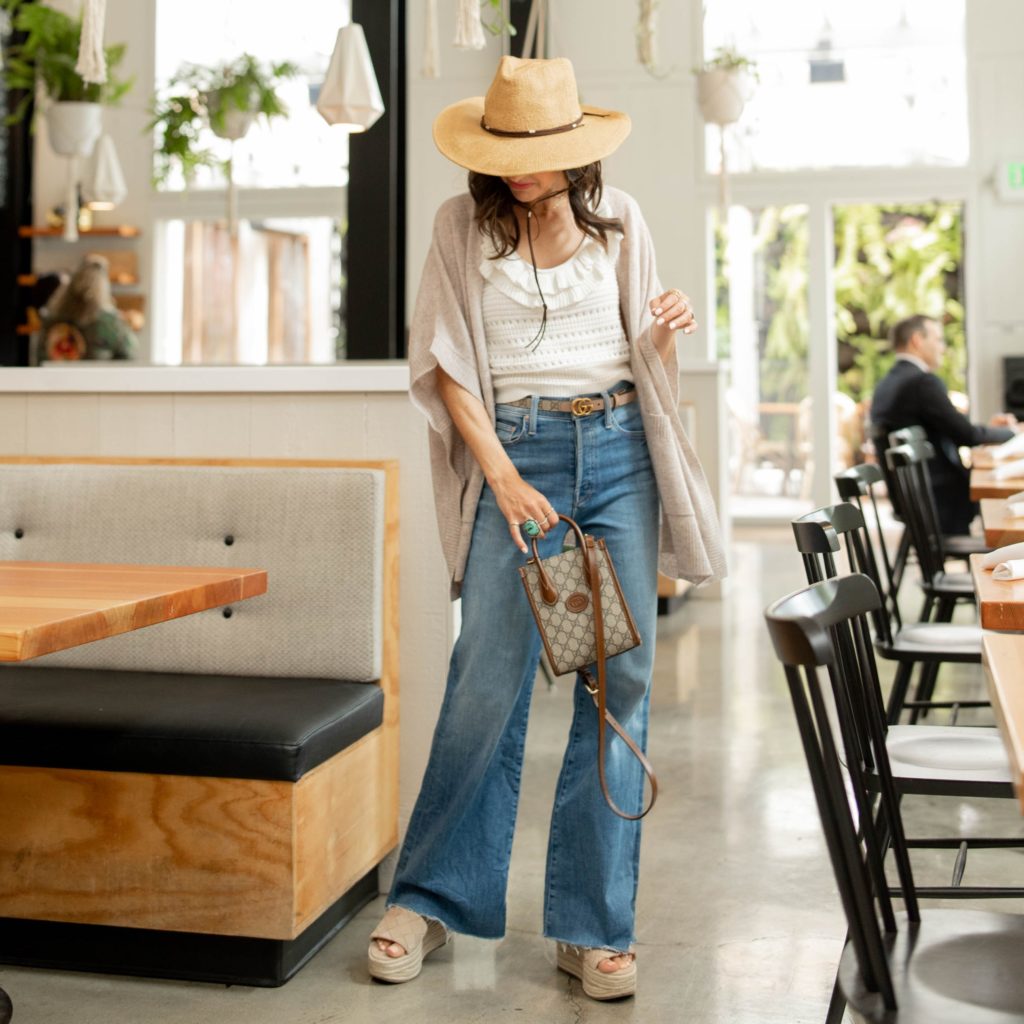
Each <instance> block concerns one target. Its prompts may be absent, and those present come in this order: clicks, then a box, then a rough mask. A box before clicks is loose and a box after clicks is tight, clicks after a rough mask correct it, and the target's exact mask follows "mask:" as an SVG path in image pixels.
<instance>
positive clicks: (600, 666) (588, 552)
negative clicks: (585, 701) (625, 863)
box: [533, 515, 658, 821]
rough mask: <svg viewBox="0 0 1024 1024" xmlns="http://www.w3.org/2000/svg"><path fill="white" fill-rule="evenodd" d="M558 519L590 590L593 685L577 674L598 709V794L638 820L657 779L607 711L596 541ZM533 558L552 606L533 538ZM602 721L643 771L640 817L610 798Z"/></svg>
mask: <svg viewBox="0 0 1024 1024" xmlns="http://www.w3.org/2000/svg"><path fill="white" fill-rule="evenodd" d="M558 518H559V519H561V520H562V521H563V522H566V523H568V524H569V526H570V527H571V528H572V530H573V531H574V532H575V534H576V539H577V542H578V544H579V547H580V551H581V553H582V555H583V559H584V565H585V566H586V575H585V577H584V578H585V579H586V581H587V584H588V586H589V587H590V600H591V603H592V606H593V609H594V640H595V642H596V646H597V681H596V682H595V680H594V677H593V676H592V675H591V674H590V672H589V670H587V669H585V668H584V669H580V675H581V676H583V678H584V679H585V680H586V685H587V692H588V693H589V694H590V696H591V698H592V699H593V701H594V706H595V707H596V708H597V720H598V728H597V775H598V779H599V780H600V783H601V792H602V793H603V794H604V800H605V803H606V804H608V806H609V807H610V808H611V809H612V811H614V812H615V813H616V814H617V815H618V816H619V817H620V818H625V819H626V820H627V821H639V820H640V819H641V818H643V817H645V816H646V815H648V814H649V813H650V811H651V808H652V807H653V806H654V802H655V800H657V799H658V776H657V775H655V774H654V768H653V767H652V766H651V762H650V761H648V760H647V756H646V755H645V754H644V752H643V751H642V750H641V749H640V747H639V746H638V745H637V743H636V741H635V740H634V739H633V737H632V736H630V735H629V733H628V732H626V730H625V729H623V727H622V726H621V725H620V724H619V721H618V719H617V718H616V717H615V716H614V715H613V714H612V713H611V712H610V711H609V710H608V705H607V699H608V698H607V676H606V671H605V665H606V663H607V657H606V653H605V646H604V612H603V609H602V606H601V567H600V564H599V563H598V560H597V541H596V540H595V539H594V538H593V537H592V536H591V535H590V534H589V533H586V534H585V533H584V532H583V531H582V530H581V529H580V526H579V524H578V523H577V522H576V520H575V519H572V518H570V517H569V516H563V515H559V517H558ZM533 558H534V562H535V564H536V565H537V569H538V575H539V578H540V589H541V596H542V597H543V599H544V600H545V601H547V603H548V604H554V603H555V601H557V600H558V591H557V590H556V589H555V586H554V584H553V583H552V582H551V578H550V577H549V576H548V574H547V572H546V571H545V569H544V562H543V560H542V559H541V557H540V553H539V551H538V550H537V538H536V537H534V538H533ZM549 594H550V600H549ZM605 722H607V723H608V725H609V726H611V728H612V729H613V730H614V731H615V733H616V735H617V736H618V737H619V739H621V740H622V742H623V743H625V744H626V746H627V748H628V749H629V751H630V752H631V753H632V754H633V756H634V757H635V758H636V759H637V760H638V761H639V762H640V767H641V768H643V770H644V774H645V775H646V776H647V778H648V779H649V780H650V783H651V799H650V802H649V803H648V804H647V806H646V807H645V808H644V809H643V810H642V811H641V812H640V813H639V814H627V813H626V812H625V811H624V810H622V808H621V807H619V805H618V804H617V803H616V802H615V800H614V799H613V798H612V795H611V792H610V791H609V789H608V780H607V778H606V777H605V770H604V762H605V728H604V724H605Z"/></svg>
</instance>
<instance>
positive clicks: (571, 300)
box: [369, 57, 723, 999]
mask: <svg viewBox="0 0 1024 1024" xmlns="http://www.w3.org/2000/svg"><path fill="white" fill-rule="evenodd" d="M628 133H629V119H628V118H627V117H626V116H625V115H624V114H620V113H616V112H614V111H606V110H598V109H596V108H591V107H583V108H582V110H581V108H580V106H579V101H578V98H577V90H576V82H575V79H574V77H573V70H572V65H571V64H570V62H569V61H567V60H564V59H557V60H518V59H516V58H513V57H504V58H502V61H501V64H500V66H499V68H498V72H497V74H496V76H495V79H494V82H493V83H492V85H491V88H490V90H489V91H488V94H487V96H486V97H485V98H479V97H478V98H476V99H471V100H466V101H464V102H462V103H457V104H454V105H453V106H451V107H449V108H447V109H446V110H444V111H443V112H442V113H441V114H440V116H439V117H438V118H437V120H436V121H435V123H434V140H435V142H436V143H437V146H438V148H439V149H440V150H441V152H442V153H443V154H444V155H445V156H447V157H448V158H449V159H451V160H453V161H454V162H456V163H457V164H459V165H460V166H463V167H466V168H468V169H469V171H470V174H469V195H464V196H460V197H458V198H455V199H452V200H449V201H448V202H446V203H445V204H444V205H443V206H442V207H441V209H440V211H439V212H438V215H437V218H436V221H435V224H434V237H433V242H432V245H431V249H430V254H429V256H428V259H427V263H426V267H425V269H424V273H423V279H422V282H421V285H420V294H419V299H418V302H417V306H416V311H415V314H414V318H413V323H412V330H411V336H410V346H409V347H410V353H409V355H410V370H411V395H412V399H413V401H414V402H415V403H416V404H417V405H418V406H419V407H420V408H421V409H422V410H423V411H424V413H425V414H426V416H427V418H428V420H429V423H430V442H431V454H432V468H433V475H434V487H435V495H436V501H437V512H438V520H439V525H440V530H441V539H442V544H443V547H444V550H445V556H446V558H447V561H448V567H449V571H450V574H451V583H452V595H453V596H458V595H460V594H461V596H462V598H463V601H462V629H461V633H460V635H459V638H458V641H457V643H456V645H455V649H454V651H453V653H452V659H451V666H450V670H449V675H448V683H447V689H446V693H445V698H444V703H443V705H442V708H441V714H440V719H439V721H438V724H437V729H436V732H435V734H434V741H433V746H432V750H431V754H430V760H429V764H428V766H427V770H426V773H425V776H424V779H423V784H422V788H421V791H420V795H419V798H418V800H417V803H416V807H415V810H414V812H413V815H412V818H411V820H410V822H409V828H408V831H407V833H406V837H405V842H404V844H403V847H402V851H401V855H400V857H399V862H398V867H397V872H396V875H395V880H394V885H393V887H392V890H391V893H390V896H389V898H388V910H387V912H386V914H385V916H384V919H383V921H382V922H381V924H380V925H379V927H378V928H377V929H376V930H375V931H374V933H373V936H372V941H371V943H370V948H369V968H370V973H371V974H372V975H373V976H374V977H376V978H379V979H381V980H384V981H393V982H396V981H407V980H409V979H411V978H413V977H415V976H416V975H417V974H418V973H419V971H420V967H421V964H422V960H423V957H424V956H426V955H427V954H428V953H429V952H431V951H432V950H433V949H436V948H437V947H438V946H440V945H443V944H444V943H445V942H446V941H447V940H448V936H449V931H456V932H462V933H465V934H469V935H475V936H479V937H484V938H500V937H501V936H502V934H503V933H504V927H505V889H506V882H507V876H508V862H509V854H510V850H511V844H512V831H513V825H514V820H515V813H516V802H517V796H518V789H519V776H520V768H521V764H522V755H523V742H524V737H525V730H526V719H527V712H528V708H529V700H530V691H531V685H532V681H533V677H534V675H535V673H536V670H537V665H538V658H539V654H540V638H539V636H538V634H537V630H536V627H535V625H534V623H533V620H532V618H531V616H530V611H529V608H528V604H527V601H526V598H525V595H524V593H523V589H522V586H521V584H520V581H519V578H518V573H517V571H516V570H517V567H518V566H519V565H521V564H522V562H523V556H524V555H525V554H526V552H527V536H528V535H534V534H536V535H537V536H538V538H539V546H540V553H541V557H547V556H548V555H551V554H554V553H556V552H557V551H558V550H559V548H560V545H561V543H562V539H563V533H564V531H563V530H561V529H558V530H556V526H557V525H558V518H557V514H558V513H559V512H561V513H563V514H566V515H570V516H572V517H573V518H574V519H576V520H577V521H578V522H579V523H580V525H581V526H582V527H583V529H584V530H586V531H588V532H592V533H594V534H595V535H597V536H602V537H604V538H605V539H606V541H607V545H608V548H609V550H610V553H611V555H612V559H613V561H614V564H615V567H616V570H617V572H618V575H619V580H620V584H621V586H622V589H623V592H624V594H625V597H626V600H627V603H628V604H629V606H630V608H631V610H632V612H633V616H634V618H635V620H636V623H637V626H638V628H639V630H640V634H641V636H642V637H643V638H644V641H645V642H644V643H643V644H642V645H641V646H640V647H637V648H634V649H633V650H631V651H628V652H626V653H624V654H621V655H619V656H618V657H616V658H614V659H612V660H611V661H609V662H608V670H607V676H608V702H609V708H610V710H611V711H612V713H613V714H614V715H615V716H616V717H617V718H618V719H619V721H620V722H621V723H622V724H623V725H624V726H625V727H626V729H627V730H628V731H629V732H631V733H632V735H633V736H634V737H635V738H636V739H637V740H638V742H639V743H640V744H643V743H644V741H645V739H646V728H647V707H648V688H649V684H650V678H651V666H652V661H653V655H654V634H655V616H656V611H657V570H658V568H659V566H660V568H661V569H662V571H664V572H667V573H669V574H670V575H672V576H684V577H686V578H688V579H692V580H706V579H710V578H714V577H716V576H719V575H721V574H722V571H723V560H722V555H721V550H720V544H719V539H718V535H717V527H716V521H715V515H714V508H713V504H712V502H711V499H710V495H709V493H708V490H707V486H706V484H705V483H704V479H703V476H702V474H701V472H700V467H699V465H698V464H697V461H696V459H695V457H694V455H693V453H692V451H691V449H690V447H689V443H688V442H687V441H686V438H685V434H684V433H683V430H682V425H681V424H680V422H679V418H678V415H677V413H676V403H677V392H678V383H677V380H676V378H677V369H676V359H675V344H674V339H675V333H676V332H677V331H684V332H687V333H689V332H691V331H693V330H694V329H695V328H696V321H695V320H694V317H693V312H692V310H691V309H690V304H689V301H688V300H687V298H686V296H685V295H683V294H682V292H680V291H678V290H677V289H674V288H673V289H669V290H667V291H665V290H663V289H662V288H661V287H660V285H659V284H658V281H657V278H656V275H655V269H654V255H653V250H652V246H651V241H650V236H649V234H648V232H647V228H646V225H645V224H644V222H643V219H642V217H641V216H640V213H639V210H638V209H637V207H636V204H635V203H634V202H633V200H631V199H630V198H629V197H628V196H626V195H625V194H624V193H621V192H618V191H615V190H610V189H608V190H603V188H602V182H601V165H600V160H601V158H603V157H605V156H607V155H608V154H609V153H611V152H612V151H613V150H614V149H615V148H617V146H618V145H619V144H620V143H621V142H622V140H623V139H624V138H625V137H626V135H627V134H628ZM659 500H660V506H661V538H660V540H661V544H660V547H661V550H660V560H659ZM574 700H575V713H574V719H573V724H572V728H571V731H570V735H569V742H568V747H567V750H566V754H565V760H564V762H563V766H562V771H561V776H560V778H559V782H558V788H557V792H556V797H555V805H554V812H553V815H552V821H551V831H550V840H549V849H548V863H547V883H546V893H545V909H544V934H545V935H546V936H547V937H549V938H552V939H555V940H556V941H557V943H558V965H559V967H560V968H561V969H563V970H565V971H567V972H569V973H571V974H574V975H575V976H577V977H579V978H581V980H582V982H583V989H584V991H585V992H586V993H587V994H588V995H590V996H592V997H594V998H597V999H613V998H618V997H621V996H627V995H632V994H633V993H634V992H635V990H636V962H635V957H634V955H633V952H632V944H633V941H634V931H633V929H634V905H635V895H636V885H637V862H638V854H639V839H640V828H639V824H638V823H637V822H635V821H626V820H624V819H622V818H619V817H616V816H615V815H614V814H613V813H612V812H611V811H610V810H609V809H608V807H607V806H606V804H605V802H604V799H603V797H602V794H601V790H600V786H599V784H598V781H597V771H596V745H597V721H596V714H595V711H594V707H593V704H592V702H591V701H590V698H589V697H588V695H587V694H586V692H585V691H584V688H583V687H582V686H581V685H580V684H579V682H577V685H576V692H575V698H574ZM607 777H608V780H609V786H610V789H611V791H612V793H613V794H614V795H615V799H616V802H618V803H619V805H620V806H621V807H624V808H625V810H626V811H627V812H633V813H636V812H637V811H639V809H640V804H641V801H642V798H643V774H642V772H641V769H640V767H639V765H638V764H637V762H636V761H635V760H634V759H633V758H632V755H630V754H629V752H628V751H627V750H626V749H625V747H624V746H623V745H622V744H620V743H612V744H611V746H610V749H609V755H608V763H607Z"/></svg>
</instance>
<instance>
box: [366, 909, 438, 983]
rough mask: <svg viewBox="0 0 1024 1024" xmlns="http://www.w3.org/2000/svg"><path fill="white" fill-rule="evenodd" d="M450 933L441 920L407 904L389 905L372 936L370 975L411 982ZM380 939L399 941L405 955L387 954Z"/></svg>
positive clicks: (383, 978)
mask: <svg viewBox="0 0 1024 1024" xmlns="http://www.w3.org/2000/svg"><path fill="white" fill-rule="evenodd" d="M450 937H451V936H450V934H449V932H448V930H447V929H446V928H445V926H444V925H443V924H441V922H440V921H428V920H427V919H426V918H424V917H422V916H421V915H420V914H416V913H414V912H413V911H411V910H406V909H405V907H389V908H388V911H387V913H386V914H385V915H384V917H383V919H382V920H381V922H380V924H379V925H378V926H377V928H376V930H375V931H374V933H373V935H371V936H370V948H369V949H368V950H367V968H368V970H369V972H370V977H371V978H376V979H377V980H378V981H386V982H389V983H391V984H393V985H395V984H399V983H400V982H403V981H412V979H413V978H415V977H416V976H417V975H418V974H419V973H420V971H421V970H422V968H423V961H424V959H425V958H426V957H428V956H429V955H430V954H431V953H433V952H434V950H435V949H440V947H441V946H444V945H445V944H446V943H447V942H448V940H449V938H450ZM377 939H383V940H384V941H386V942H397V943H398V944H399V945H400V946H402V947H403V948H404V949H405V951H406V952H405V955H404V956H388V954H387V953H386V952H385V951H384V950H383V949H381V948H380V947H379V946H378V945H377V943H376V940H377Z"/></svg>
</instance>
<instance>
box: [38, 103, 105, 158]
mask: <svg viewBox="0 0 1024 1024" xmlns="http://www.w3.org/2000/svg"><path fill="white" fill-rule="evenodd" d="M46 126H47V129H48V131H49V135H50V146H51V147H52V149H53V151H54V152H55V153H58V154H60V155H61V156H89V154H90V153H92V150H93V146H95V145H96V140H97V139H98V138H99V137H100V133H101V132H102V130H103V108H102V107H101V106H100V104H98V103H67V102H62V103H51V104H50V106H49V107H48V108H47V110H46Z"/></svg>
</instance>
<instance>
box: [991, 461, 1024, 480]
mask: <svg viewBox="0 0 1024 1024" xmlns="http://www.w3.org/2000/svg"><path fill="white" fill-rule="evenodd" d="M992 476H994V477H995V478H996V480H1009V479H1012V478H1013V477H1016V476H1024V459H1014V460H1013V462H1001V463H1000V464H999V465H998V466H996V468H995V469H993V470H992Z"/></svg>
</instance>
